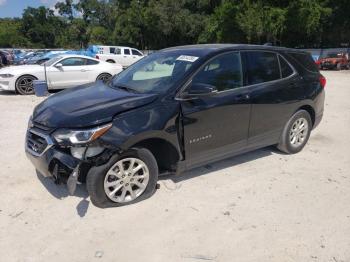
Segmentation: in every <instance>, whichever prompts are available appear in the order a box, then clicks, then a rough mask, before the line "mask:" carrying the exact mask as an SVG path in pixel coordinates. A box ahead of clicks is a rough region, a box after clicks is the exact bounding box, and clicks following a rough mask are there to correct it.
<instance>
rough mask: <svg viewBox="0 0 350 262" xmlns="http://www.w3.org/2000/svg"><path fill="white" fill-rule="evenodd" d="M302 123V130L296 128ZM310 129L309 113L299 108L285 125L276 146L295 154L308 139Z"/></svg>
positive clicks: (285, 151)
mask: <svg viewBox="0 0 350 262" xmlns="http://www.w3.org/2000/svg"><path fill="white" fill-rule="evenodd" d="M298 121H299V122H298ZM302 123H304V127H305V124H306V128H305V129H304V131H303V132H301V131H300V130H301V129H298V128H297V127H301V126H302ZM311 129H312V120H311V117H310V114H309V113H308V112H307V111H305V110H299V111H298V112H296V113H295V114H294V115H293V116H292V117H291V118H290V119H289V120H288V122H287V124H286V125H285V127H284V129H283V132H282V135H281V138H280V142H279V144H278V145H277V148H278V149H279V150H280V151H282V152H284V153H287V154H296V153H298V152H300V151H301V150H302V149H303V148H304V146H305V145H306V143H307V141H308V140H309V137H310V133H311Z"/></svg>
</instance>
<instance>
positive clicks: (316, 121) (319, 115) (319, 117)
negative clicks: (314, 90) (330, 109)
mask: <svg viewBox="0 0 350 262" xmlns="http://www.w3.org/2000/svg"><path fill="white" fill-rule="evenodd" d="M322 118H323V112H322V113H319V114H318V115H316V116H315V123H314V126H313V128H316V127H317V126H318V125H319V124H320V123H321V120H322Z"/></svg>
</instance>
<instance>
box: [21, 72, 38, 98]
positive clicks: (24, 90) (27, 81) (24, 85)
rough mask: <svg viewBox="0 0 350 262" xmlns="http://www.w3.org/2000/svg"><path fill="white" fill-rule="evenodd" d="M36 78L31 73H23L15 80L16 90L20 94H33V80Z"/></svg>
mask: <svg viewBox="0 0 350 262" xmlns="http://www.w3.org/2000/svg"><path fill="white" fill-rule="evenodd" d="M34 80H37V78H36V77H34V76H31V75H24V76H21V77H19V78H18V79H17V81H16V92H17V93H19V94H21V95H33V94H34V88H33V81H34Z"/></svg>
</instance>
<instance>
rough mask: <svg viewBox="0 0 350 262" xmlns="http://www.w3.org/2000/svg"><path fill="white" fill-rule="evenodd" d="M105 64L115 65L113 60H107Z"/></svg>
mask: <svg viewBox="0 0 350 262" xmlns="http://www.w3.org/2000/svg"><path fill="white" fill-rule="evenodd" d="M106 62H108V63H111V64H115V61H114V60H111V59H108V60H107V61H106Z"/></svg>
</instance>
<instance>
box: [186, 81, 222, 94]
mask: <svg viewBox="0 0 350 262" xmlns="http://www.w3.org/2000/svg"><path fill="white" fill-rule="evenodd" d="M217 92H218V89H217V88H216V87H215V86H212V85H209V84H202V83H195V84H191V85H190V86H189V87H188V89H187V96H188V97H201V96H211V95H214V94H216V93H217Z"/></svg>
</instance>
